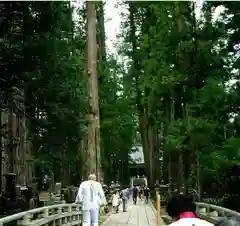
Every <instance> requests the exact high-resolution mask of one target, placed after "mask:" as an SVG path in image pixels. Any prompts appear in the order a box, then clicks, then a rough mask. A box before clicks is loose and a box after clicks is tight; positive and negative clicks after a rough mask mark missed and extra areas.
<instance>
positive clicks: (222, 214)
mask: <svg viewBox="0 0 240 226" xmlns="http://www.w3.org/2000/svg"><path fill="white" fill-rule="evenodd" d="M196 205H197V213H198V215H199V217H201V218H202V219H204V220H206V221H209V222H211V223H213V224H215V223H216V222H218V221H219V220H221V219H223V218H226V217H227V218H228V217H232V216H235V217H238V218H239V217H240V213H238V212H236V211H233V210H230V209H227V208H224V207H221V206H216V205H212V204H208V203H203V202H196Z"/></svg>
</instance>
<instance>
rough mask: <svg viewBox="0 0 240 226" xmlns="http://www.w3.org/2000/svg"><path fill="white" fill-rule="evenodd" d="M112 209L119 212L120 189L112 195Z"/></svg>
mask: <svg viewBox="0 0 240 226" xmlns="http://www.w3.org/2000/svg"><path fill="white" fill-rule="evenodd" d="M111 199H112V210H113V211H115V212H116V213H118V211H119V205H120V201H119V200H120V196H119V194H118V191H114V193H113V195H112V198H111Z"/></svg>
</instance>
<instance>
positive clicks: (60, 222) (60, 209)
mask: <svg viewBox="0 0 240 226" xmlns="http://www.w3.org/2000/svg"><path fill="white" fill-rule="evenodd" d="M57 213H58V214H62V207H58V210H57ZM58 224H59V225H62V218H60V219H59V221H58Z"/></svg>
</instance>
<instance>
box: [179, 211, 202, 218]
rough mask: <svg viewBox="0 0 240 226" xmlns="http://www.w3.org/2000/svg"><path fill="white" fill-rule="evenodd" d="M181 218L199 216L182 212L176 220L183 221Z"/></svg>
mask: <svg viewBox="0 0 240 226" xmlns="http://www.w3.org/2000/svg"><path fill="white" fill-rule="evenodd" d="M183 218H199V216H198V215H197V214H195V213H194V212H190V211H189V212H183V213H180V215H179V218H178V220H180V219H183Z"/></svg>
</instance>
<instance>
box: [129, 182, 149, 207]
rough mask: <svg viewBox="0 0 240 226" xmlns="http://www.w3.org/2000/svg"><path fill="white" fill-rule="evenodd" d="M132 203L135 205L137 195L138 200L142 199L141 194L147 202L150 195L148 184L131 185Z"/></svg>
mask: <svg viewBox="0 0 240 226" xmlns="http://www.w3.org/2000/svg"><path fill="white" fill-rule="evenodd" d="M132 193H133V203H134V204H135V205H136V204H137V199H138V197H139V199H140V200H143V196H144V198H145V202H146V203H148V199H149V196H150V189H149V187H148V186H146V185H145V186H143V187H141V186H137V185H134V187H133V192H132Z"/></svg>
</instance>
